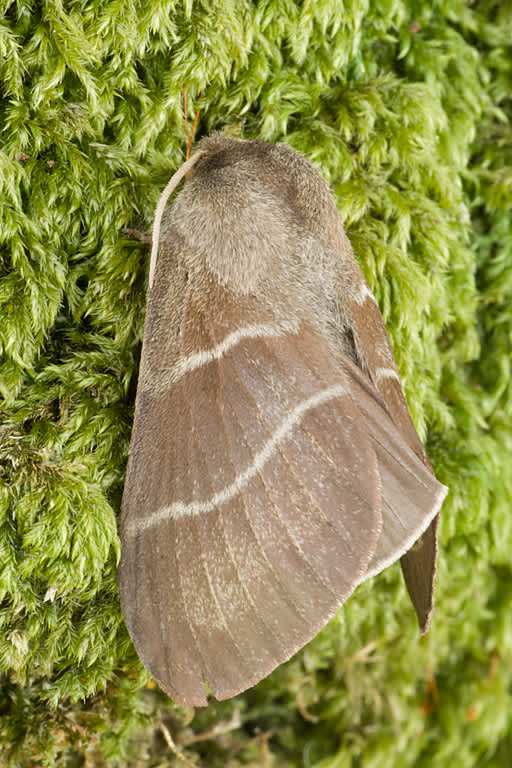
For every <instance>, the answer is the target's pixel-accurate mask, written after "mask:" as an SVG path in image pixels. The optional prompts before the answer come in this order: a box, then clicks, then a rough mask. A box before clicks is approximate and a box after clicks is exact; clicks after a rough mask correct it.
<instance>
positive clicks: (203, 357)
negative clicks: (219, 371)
mask: <svg viewBox="0 0 512 768" xmlns="http://www.w3.org/2000/svg"><path fill="white" fill-rule="evenodd" d="M297 330H298V323H293V322H286V323H280V324H279V325H277V324H276V325H266V324H264V323H259V324H254V325H246V326H245V328H237V329H236V331H232V332H231V333H228V334H227V336H225V337H224V338H223V339H222V341H220V342H219V343H218V344H216V345H215V346H214V347H211V348H210V349H200V350H199V351H198V352H193V353H192V354H191V355H188V357H183V358H182V359H181V360H178V362H177V363H176V365H174V366H173V367H172V368H171V369H170V370H169V371H165V372H163V373H162V374H159V376H158V382H157V383H156V386H155V383H154V382H153V383H152V386H151V391H152V392H165V391H167V390H168V389H169V387H170V386H171V385H173V384H176V382H178V381H179V380H180V379H181V378H183V376H185V375H186V374H187V373H190V372H191V371H195V370H196V369H197V368H201V367H202V366H203V365H207V364H208V363H212V362H213V361H214V360H220V358H221V357H222V356H223V355H225V354H226V352H229V350H230V349H232V348H233V347H236V345H237V344H239V343H240V342H241V341H243V340H244V339H257V338H263V337H265V336H282V335H283V334H287V333H296V332H297Z"/></svg>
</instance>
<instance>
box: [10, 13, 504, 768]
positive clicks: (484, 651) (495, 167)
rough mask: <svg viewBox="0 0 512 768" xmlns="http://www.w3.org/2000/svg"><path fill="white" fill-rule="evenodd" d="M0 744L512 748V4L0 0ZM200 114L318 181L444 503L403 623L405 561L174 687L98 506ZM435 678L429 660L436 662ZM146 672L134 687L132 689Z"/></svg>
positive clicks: (52, 756)
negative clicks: (424, 620) (165, 203)
mask: <svg viewBox="0 0 512 768" xmlns="http://www.w3.org/2000/svg"><path fill="white" fill-rule="evenodd" d="M3 11H4V13H3V18H2V21H1V22H0V52H1V56H0V82H1V84H2V85H1V89H2V90H1V101H0V124H1V125H2V133H1V134H0V140H1V144H0V196H1V200H2V205H1V206H0V255H1V262H0V350H1V355H0V392H1V394H2V396H3V398H4V400H3V404H2V405H1V406H0V422H1V427H0V598H1V603H0V673H1V675H2V678H1V687H0V714H1V719H0V743H1V747H2V756H1V758H0V762H1V764H2V765H6V766H23V767H24V766H38V765H44V766H53V765H60V766H69V768H72V767H73V766H82V765H88V766H121V765H122V766H130V767H133V768H136V767H138V766H164V765H180V764H181V765H184V763H183V762H182V760H180V759H178V757H176V755H175V754H173V752H172V751H171V750H170V749H169V747H168V745H167V744H166V741H165V739H164V736H163V732H162V730H161V729H160V724H161V723H163V724H164V725H165V726H166V727H167V728H168V730H169V731H170V732H171V733H172V735H173V738H174V740H175V742H176V744H177V745H178V748H179V749H181V750H183V754H184V755H185V756H186V757H187V758H188V759H189V760H191V759H192V760H196V761H200V763H201V765H204V766H212V767H214V766H230V768H235V766H238V765H253V766H255V765H261V766H273V765H275V766H279V767H280V768H281V767H283V768H284V767H285V766H290V767H292V766H293V767H294V768H295V767H296V766H297V767H298V766H306V767H307V768H345V766H346V767H347V768H349V766H350V767H353V768H356V766H360V765H364V766H365V768H371V766H379V768H384V767H385V766H390V768H391V767H393V768H397V767H398V768H399V767H400V766H404V767H405V766H413V765H414V766H420V767H421V766H429V767H430V766H439V767H440V768H444V767H445V766H446V765H450V766H452V768H458V766H461V768H467V767H468V766H473V765H475V766H476V765H478V766H489V767H490V766H492V767H493V768H497V767H498V766H504V767H505V766H508V765H509V763H510V751H511V749H512V744H511V717H510V714H509V713H510V712H512V700H511V698H512V697H511V693H510V691H511V689H512V623H511V621H510V614H511V607H512V606H511V603H512V578H511V556H510V552H511V551H512V522H511V521H512V515H511V511H510V510H511V507H512V474H511V472H510V466H511V463H512V366H511V330H510V329H511V328H512V309H511V308H512V131H511V125H510V120H511V118H512V97H511V94H512V50H511V44H510V41H511V40H512V14H511V13H510V10H509V9H508V7H507V3H502V2H499V0H476V1H475V2H469V0H438V1H437V2H435V3H424V2H418V0H416V2H415V1H414V0H408V1H406V0H388V1H387V2H372V1H371V0H350V1H349V2H345V3H343V4H341V3H339V2H336V0H320V1H318V0H315V2H313V1H311V2H310V1H309V0H304V2H300V3H297V2H292V0H259V1H256V0H254V2H249V0H242V2H235V1H234V0H217V1H216V2H211V0H208V2H193V1H192V0H185V1H184V2H172V0H168V1H167V2H166V1H165V0H144V2H142V1H140V2H139V1H136V0H122V2H121V0H112V2H108V3H104V2H100V1H99V0H83V2H76V1H75V0H69V1H65V0H60V2H51V0H48V2H42V3H34V2H32V1H31V0H26V1H25V2H23V1H22V0H20V1H19V2H9V0H6V1H5V2H4V3H3ZM184 87H186V88H187V92H188V98H189V111H193V110H194V111H195V110H196V109H197V108H200V109H201V114H200V120H199V130H198V132H199V135H204V134H206V133H209V132H210V131H212V130H214V129H223V130H227V131H229V132H230V133H233V134H235V135H240V136H244V137H246V138H252V137H260V138H264V139H266V140H269V141H285V142H287V143H289V144H291V145H292V146H293V147H295V148H296V149H298V150H299V151H301V152H303V153H304V154H305V155H307V156H308V157H309V158H310V159H311V160H312V161H313V162H314V163H315V165H316V166H317V167H318V168H319V169H320V170H321V172H322V173H323V175H324V176H325V178H326V179H327V181H328V182H329V184H330V185H331V187H332V189H333V191H334V193H335V195H336V199H337V202H338V206H339V210H340V213H341V215H342V218H343V220H344V222H345V224H346V227H347V230H348V232H349V235H350V238H351V240H352V242H353V244H354V248H355V251H356V254H357V257H358V259H359V261H360V264H361V266H362V269H363V270H364V272H365V274H366V275H367V277H368V280H369V282H370V284H371V285H372V287H373V289H374V291H375V294H376V297H377V299H378V301H379V304H380V306H381V308H382V311H383V314H384V317H385V319H386V322H387V324H388V328H389V331H390V334H391V337H392V340H393V344H394V348H395V351H396V356H397V360H398V364H399V368H400V372H401V374H402V377H403V381H404V384H405V388H406V391H407V395H408V399H409V403H410V406H411V410H412V412H413V415H414V418H415V421H416V424H417V426H418V429H419V432H420V434H421V436H422V437H423V438H424V439H425V441H426V442H427V447H428V451H429V455H430V456H431V458H432V461H433V463H434V465H435V468H436V472H437V474H438V476H439V478H440V479H441V480H442V481H443V482H444V483H446V484H447V485H449V486H450V495H449V497H448V499H447V501H446V503H445V505H444V508H443V518H442V525H441V537H440V542H441V552H440V561H439V573H438V582H437V606H436V612H435V617H434V623H433V627H432V629H431V631H430V633H429V634H428V636H426V637H425V638H420V637H419V636H418V632H417V629H416V626H415V620H414V616H413V612H412V610H411V608H410V606H409V604H408V601H407V598H406V595H405V590H404V587H403V584H402V580H401V576H400V573H399V568H398V566H393V567H392V568H390V569H388V570H387V571H386V572H385V573H383V574H381V575H380V576H379V577H377V578H375V579H373V580H372V581H371V582H369V583H365V584H363V585H362V586H361V587H360V588H359V589H358V591H357V593H356V594H355V595H354V596H353V597H352V598H351V600H350V601H349V602H348V603H347V605H346V606H345V607H344V608H343V609H342V610H341V611H340V612H339V614H338V615H337V616H336V617H335V618H334V619H333V620H332V621H331V622H330V624H329V625H328V626H327V627H326V628H325V629H324V630H323V631H322V632H321V633H320V635H319V636H318V637H317V638H316V639H315V640H314V641H313V642H312V643H310V644H309V646H308V647H307V648H306V649H305V650H304V651H303V652H301V653H299V654H298V655H297V656H296V657H294V658H293V659H292V660H291V661H290V662H288V663H287V664H285V665H283V666H281V667H280V668H279V669H278V670H276V672H275V673H274V674H273V675H272V676H271V677H270V678H268V679H266V680H264V681H263V682H262V683H261V684H260V685H259V686H257V687H256V688H255V689H253V690H251V691H248V692H247V693H246V694H244V695H242V696H239V697H238V698H237V699H236V700H233V701H231V702H225V703H222V704H212V705H211V706H210V707H208V709H207V710H205V711H198V712H197V713H193V712H191V711H189V710H185V709H184V708H181V707H177V706H175V705H174V704H173V703H172V702H171V701H170V700H169V699H167V697H165V696H164V695H163V694H161V693H160V692H159V690H158V689H157V688H156V687H155V685H154V684H152V683H151V682H150V681H149V678H148V676H147V674H146V673H145V672H144V671H143V669H142V667H141V665H140V662H139V661H138V658H137V656H136V654H135V651H134V649H133V646H132V645H131V642H130V641H129V638H128V635H127V632H126V629H125V627H124V624H123V622H122V618H121V614H120V609H119V601H118V595H117V585H116V567H117V560H118V556H119V542H118V539H117V533H116V516H117V514H118V511H119V505H120V497H121V492H122V486H123V480H124V472H125V466H126V458H127V449H128V442H129V436H130V430H131V420H132V407H133V401H134V389H135V383H136V374H137V364H138V355H139V351H140V339H141V335H142V325H143V308H144V303H145V287H146V273H147V262H148V252H147V247H146V246H144V245H142V244H141V243H139V242H137V241H134V240H132V239H130V237H129V235H127V234H126V233H124V231H123V230H124V229H125V228H128V227H139V228H142V229H146V230H149V228H150V225H151V219H152V215H153V210H154V206H155V203H156V200H157V198H158V195H159V192H160V191H161V189H162V187H163V186H164V184H165V182H166V181H167V180H168V178H169V176H170V175H171V173H172V172H173V171H174V170H175V169H176V167H177V166H178V165H180V163H181V162H182V160H183V158H184V153H185V149H186V129H185V121H184V115H183V98H182V97H183V88H184ZM434 681H435V682H434ZM144 684H146V687H145V688H142V687H141V686H143V685H144Z"/></svg>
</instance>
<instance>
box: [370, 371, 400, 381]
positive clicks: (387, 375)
mask: <svg viewBox="0 0 512 768" xmlns="http://www.w3.org/2000/svg"><path fill="white" fill-rule="evenodd" d="M375 378H376V379H377V381H382V379H396V380H397V381H400V376H399V375H398V371H395V370H394V368H376V369H375Z"/></svg>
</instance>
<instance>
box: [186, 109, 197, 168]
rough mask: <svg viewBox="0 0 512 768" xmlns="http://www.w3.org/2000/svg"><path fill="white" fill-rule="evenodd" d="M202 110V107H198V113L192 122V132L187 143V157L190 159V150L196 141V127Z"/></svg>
mask: <svg viewBox="0 0 512 768" xmlns="http://www.w3.org/2000/svg"><path fill="white" fill-rule="evenodd" d="M200 112H201V110H200V109H196V114H195V116H194V122H193V124H192V133H191V136H190V138H189V140H188V143H187V152H186V155H185V159H186V160H188V158H189V155H190V150H191V147H192V142H193V141H194V136H195V135H196V128H197V121H198V120H199V113H200Z"/></svg>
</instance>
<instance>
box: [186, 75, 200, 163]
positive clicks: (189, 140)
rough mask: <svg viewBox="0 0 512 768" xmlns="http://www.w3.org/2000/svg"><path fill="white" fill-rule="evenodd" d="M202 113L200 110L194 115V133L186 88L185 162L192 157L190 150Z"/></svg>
mask: <svg viewBox="0 0 512 768" xmlns="http://www.w3.org/2000/svg"><path fill="white" fill-rule="evenodd" d="M200 95H201V96H202V95H203V94H202V93H201V94H200ZM200 112H201V110H200V109H196V113H195V115H194V122H193V124H192V131H191V130H190V127H189V124H188V102H187V88H186V87H185V88H183V115H184V117H185V131H186V132H187V151H186V153H185V160H188V158H189V156H190V150H191V148H192V144H193V142H194V136H195V135H196V128H197V121H198V120H199V113H200Z"/></svg>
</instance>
